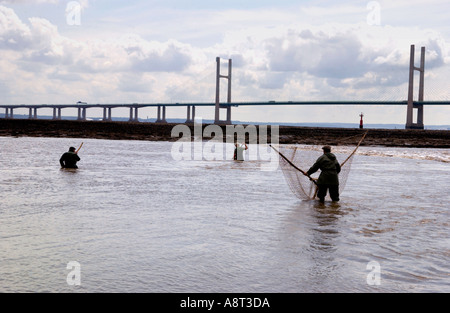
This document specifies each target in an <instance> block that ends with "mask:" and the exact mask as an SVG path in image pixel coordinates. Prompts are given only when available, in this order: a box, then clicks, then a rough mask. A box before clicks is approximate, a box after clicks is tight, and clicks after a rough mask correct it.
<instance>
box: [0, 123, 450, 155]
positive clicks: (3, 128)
mask: <svg viewBox="0 0 450 313" xmlns="http://www.w3.org/2000/svg"><path fill="white" fill-rule="evenodd" d="M175 125H176V124H167V123H136V122H103V121H70V120H57V121H55V120H26V119H1V120H0V136H12V137H20V136H27V137H71V138H95V139H114V140H148V141H176V140H178V139H179V138H180V137H179V136H178V135H177V136H172V129H173V127H174V126H175ZM188 126H189V127H190V129H191V130H192V134H194V131H193V129H194V126H193V125H188ZM206 126H207V125H206V124H204V125H203V127H206ZM244 126H246V125H244ZM221 127H222V129H223V133H224V136H225V134H226V129H225V126H224V125H223V126H221ZM255 127H256V129H257V130H258V131H259V126H255ZM267 129H268V130H267V135H268V136H267V141H268V142H271V135H273V134H272V131H271V130H272V128H271V127H267ZM278 130H279V143H280V144H310V145H324V144H328V145H354V144H355V143H357V142H358V141H359V139H360V138H361V136H362V134H363V133H364V132H366V131H368V134H367V136H366V138H365V140H364V142H363V143H362V145H366V146H387V147H415V148H450V131H449V130H420V129H359V128H331V127H326V128H325V127H295V126H279V129H278ZM204 139H205V140H208V138H204ZM250 143H252V142H250Z"/></svg>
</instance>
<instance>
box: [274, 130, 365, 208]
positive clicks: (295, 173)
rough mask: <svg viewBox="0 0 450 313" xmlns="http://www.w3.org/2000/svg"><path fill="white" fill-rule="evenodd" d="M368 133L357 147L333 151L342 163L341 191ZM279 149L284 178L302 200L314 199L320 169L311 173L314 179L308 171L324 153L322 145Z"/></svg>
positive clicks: (340, 175) (282, 147)
mask: <svg viewBox="0 0 450 313" xmlns="http://www.w3.org/2000/svg"><path fill="white" fill-rule="evenodd" d="M366 134H367V133H366ZM366 134H364V135H363V137H362V138H361V140H360V141H359V143H358V145H357V146H356V148H354V149H352V150H351V151H348V150H346V149H343V151H332V153H333V154H334V155H336V158H337V160H338V162H339V164H341V172H340V173H339V192H340V193H342V191H343V190H344V188H345V185H346V183H347V179H348V175H349V173H350V169H351V165H352V161H353V157H354V155H355V152H356V150H357V149H358V147H359V145H360V144H361V142H362V141H363V140H364V138H365V136H366ZM333 150H334V149H333ZM277 151H278V153H279V154H280V167H281V169H282V171H283V174H284V178H285V180H286V182H287V184H288V186H289V188H290V189H291V191H292V192H293V193H294V195H295V196H297V197H298V198H299V199H301V200H312V199H314V198H315V197H316V194H317V185H316V184H315V182H314V181H313V180H317V177H318V176H319V174H320V171H318V172H316V173H314V174H313V175H311V177H312V179H313V180H311V179H310V178H309V177H308V176H307V174H306V171H308V169H309V168H310V167H311V166H312V165H313V164H314V163H315V161H316V160H317V159H318V158H319V157H320V156H321V155H322V154H323V151H322V149H321V147H313V146H303V147H300V146H280V147H279V148H278V150H277ZM327 197H329V195H327Z"/></svg>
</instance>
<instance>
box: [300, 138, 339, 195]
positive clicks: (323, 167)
mask: <svg viewBox="0 0 450 313" xmlns="http://www.w3.org/2000/svg"><path fill="white" fill-rule="evenodd" d="M322 150H323V154H322V156H320V157H319V158H318V159H317V161H316V163H314V165H313V166H312V167H311V168H310V169H309V170H308V172H306V173H307V174H308V176H310V175H311V174H313V173H315V172H317V171H318V170H319V169H320V171H321V172H320V175H319V178H318V179H317V186H318V188H319V190H318V192H317V197H318V198H319V200H320V202H324V201H325V196H326V195H327V191H328V190H330V197H331V200H333V201H339V177H338V174H339V173H340V171H341V165H340V164H339V162H338V161H337V159H336V156H335V155H334V154H333V153H331V147H330V146H324V147H323V148H322Z"/></svg>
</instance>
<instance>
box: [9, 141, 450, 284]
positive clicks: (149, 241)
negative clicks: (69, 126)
mask: <svg viewBox="0 0 450 313" xmlns="http://www.w3.org/2000/svg"><path fill="white" fill-rule="evenodd" d="M81 141H84V146H83V148H82V150H81V151H80V157H81V159H82V160H81V162H79V166H80V169H79V170H76V171H67V170H61V169H60V168H59V163H58V160H59V157H60V156H61V154H62V153H63V152H65V151H66V150H67V149H68V147H69V146H78V145H79V144H80V143H81ZM171 148H172V143H168V142H146V141H112V140H94V139H91V140H90V139H68V138H10V137H3V138H0V173H1V176H0V192H1V202H0V223H1V227H0V260H1V266H0V292H449V291H450V262H449V261H450V240H449V231H448V230H449V223H450V214H449V211H448V207H449V203H450V196H449V190H448V181H449V178H450V158H449V151H448V150H439V149H392V148H381V147H361V148H360V150H359V154H358V155H356V156H355V159H354V160H353V164H352V172H351V173H350V176H349V179H348V181H347V186H346V189H345V191H344V192H343V193H342V195H341V201H340V202H339V203H337V204H336V203H331V202H327V203H325V205H321V204H319V203H318V202H316V201H300V200H298V199H297V198H295V197H294V196H293V195H292V193H291V192H290V190H289V188H288V186H287V184H286V182H285V181H284V177H283V175H282V172H281V170H280V169H278V170H276V171H267V170H266V171H262V170H261V165H262V164H263V163H264V162H265V161H259V160H252V161H246V162H233V161H227V160H222V161H221V160H218V161H206V160H203V161H189V160H181V161H176V160H174V158H173V157H172V155H171ZM303 148H304V149H307V150H308V149H309V150H311V149H316V148H317V147H303ZM250 149H257V147H255V146H253V145H250ZM340 149H343V151H351V148H348V149H347V148H345V147H343V148H340ZM346 149H347V150H346ZM230 158H231V156H230ZM71 261H76V262H78V263H79V264H80V273H81V282H80V283H81V284H80V285H79V286H71V285H68V283H67V280H66V278H67V275H68V274H69V272H70V270H68V269H67V268H66V266H67V264H68V263H69V262H71ZM372 261H375V262H377V263H378V264H379V265H380V276H379V277H380V281H379V282H380V284H379V285H370V284H368V282H367V277H368V275H369V274H370V272H371V270H370V269H369V270H368V269H367V265H368V264H369V262H372Z"/></svg>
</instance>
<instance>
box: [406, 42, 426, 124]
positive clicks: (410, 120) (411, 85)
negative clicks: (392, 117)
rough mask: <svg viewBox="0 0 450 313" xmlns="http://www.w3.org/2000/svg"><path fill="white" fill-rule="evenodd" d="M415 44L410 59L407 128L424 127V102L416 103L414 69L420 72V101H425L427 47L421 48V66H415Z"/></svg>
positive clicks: (412, 46)
mask: <svg viewBox="0 0 450 313" xmlns="http://www.w3.org/2000/svg"><path fill="white" fill-rule="evenodd" d="M414 52H415V46H414V45H411V52H410V61H409V86H408V108H407V111H406V127H405V128H406V129H424V125H423V104H422V103H420V104H418V103H414V71H419V72H420V78H419V99H418V100H419V102H423V94H424V78H425V47H422V48H421V53H420V67H415V66H414ZM414 109H417V122H416V123H414V121H413V117H414Z"/></svg>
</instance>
